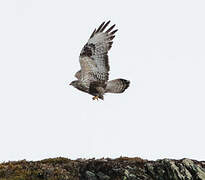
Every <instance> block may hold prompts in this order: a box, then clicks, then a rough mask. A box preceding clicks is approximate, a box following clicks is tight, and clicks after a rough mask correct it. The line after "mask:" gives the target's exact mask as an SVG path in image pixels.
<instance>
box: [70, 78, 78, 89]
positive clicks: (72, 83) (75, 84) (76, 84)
mask: <svg viewBox="0 0 205 180" xmlns="http://www.w3.org/2000/svg"><path fill="white" fill-rule="evenodd" d="M78 82H79V81H78V80H75V81H72V82H71V83H70V85H71V86H73V87H75V88H76V87H77V86H78Z"/></svg>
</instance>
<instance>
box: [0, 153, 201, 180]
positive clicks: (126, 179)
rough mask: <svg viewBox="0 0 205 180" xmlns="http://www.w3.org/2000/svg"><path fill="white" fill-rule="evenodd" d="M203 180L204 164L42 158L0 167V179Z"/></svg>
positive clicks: (185, 160) (164, 161)
mask: <svg viewBox="0 0 205 180" xmlns="http://www.w3.org/2000/svg"><path fill="white" fill-rule="evenodd" d="M42 179H45V180H205V162H204V161H201V162H199V161H196V160H191V159H181V160H172V159H162V160H157V161H148V160H143V159H140V158H127V157H120V158H117V159H109V158H106V159H104V158H103V159H88V160H86V159H77V160H70V159H66V158H54V159H45V160H42V161H36V162H33V161H26V160H23V161H16V162H7V163H2V164H0V180H42Z"/></svg>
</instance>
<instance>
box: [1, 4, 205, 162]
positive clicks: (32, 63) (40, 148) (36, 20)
mask: <svg viewBox="0 0 205 180" xmlns="http://www.w3.org/2000/svg"><path fill="white" fill-rule="evenodd" d="M204 19H205V11H204V1H190V0H173V1H165V0H161V1H160V0H156V1H153V0H144V1H139V0H127V1H124V0H122V1H110V0H104V1H96V0H85V1H80V0H70V1H68V0H43V1H42V0H1V1H0V83H1V84H0V111H1V112H0V123H1V126H0V142H1V147H0V162H2V161H8V160H22V159H27V160H40V159H44V158H53V157H59V156H62V157H67V158H71V159H76V158H93V157H95V158H101V157H110V158H116V157H119V156H129V157H136V156H138V157H141V158H144V159H150V160H156V159H161V158H175V159H180V158H184V157H186V158H192V159H197V160H205V145H204V137H205V133H204V127H205V23H204V22H205V21H204ZM107 20H111V24H116V27H117V28H118V29H119V31H118V32H117V33H116V38H115V39H114V44H113V47H112V49H111V51H110V52H109V58H110V66H111V71H110V79H115V78H125V79H128V80H130V81H131V86H130V88H129V89H127V91H126V92H125V93H123V94H108V95H106V96H105V100H104V101H93V100H92V96H90V95H88V94H86V93H83V92H80V91H78V90H76V89H74V88H73V87H71V86H69V83H70V82H71V81H72V80H74V79H75V78H74V74H75V72H76V71H78V70H79V68H80V65H79V61H78V57H79V53H80V50H81V48H82V47H83V46H84V44H85V43H86V42H87V40H88V38H89V36H90V35H91V33H92V31H93V30H94V28H96V27H98V26H99V25H100V24H101V23H102V22H103V21H107Z"/></svg>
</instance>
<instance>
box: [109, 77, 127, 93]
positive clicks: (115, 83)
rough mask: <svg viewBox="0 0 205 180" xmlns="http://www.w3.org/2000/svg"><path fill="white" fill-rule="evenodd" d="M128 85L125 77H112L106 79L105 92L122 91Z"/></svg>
mask: <svg viewBox="0 0 205 180" xmlns="http://www.w3.org/2000/svg"><path fill="white" fill-rule="evenodd" d="M129 85H130V81H128V80H125V79H114V80H112V81H108V83H107V86H106V89H105V92H106V93H123V92H124V91H125V89H127V88H128V87H129Z"/></svg>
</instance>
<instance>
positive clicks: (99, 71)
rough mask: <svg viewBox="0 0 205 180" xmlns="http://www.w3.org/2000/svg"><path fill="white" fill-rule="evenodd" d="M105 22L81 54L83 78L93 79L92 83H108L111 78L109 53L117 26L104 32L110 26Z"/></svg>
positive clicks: (91, 37) (93, 34) (92, 35)
mask: <svg viewBox="0 0 205 180" xmlns="http://www.w3.org/2000/svg"><path fill="white" fill-rule="evenodd" d="M109 23H110V21H108V22H107V23H105V22H103V23H102V24H101V25H100V26H99V27H98V29H97V30H96V29H95V30H94V31H93V33H92V34H91V36H90V38H89V40H88V42H87V43H86V44H85V46H84V47H83V49H82V51H81V53H80V65H81V78H84V79H85V78H92V81H107V80H108V77H109V73H108V72H109V70H110V67H109V62H108V51H109V50H110V48H111V47H112V43H113V41H112V40H113V38H114V37H115V35H114V34H115V33H116V32H117V29H116V30H113V28H114V27H115V25H113V26H111V27H110V28H109V29H108V30H107V31H105V32H104V30H105V29H106V27H107V26H108V25H109ZM112 30H113V31H112Z"/></svg>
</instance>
